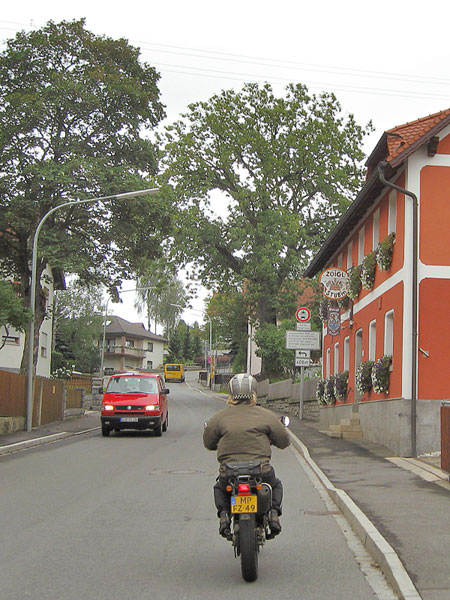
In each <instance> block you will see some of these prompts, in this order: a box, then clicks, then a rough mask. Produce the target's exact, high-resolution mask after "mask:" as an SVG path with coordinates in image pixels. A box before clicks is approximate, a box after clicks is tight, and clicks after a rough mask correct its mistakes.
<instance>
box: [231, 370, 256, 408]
mask: <svg viewBox="0 0 450 600" xmlns="http://www.w3.org/2000/svg"><path fill="white" fill-rule="evenodd" d="M256 384H257V381H256V379H255V378H254V377H253V376H252V375H248V374H247V373H239V374H238V375H234V376H233V377H232V378H231V379H230V381H229V383H228V388H229V390H230V394H231V396H232V397H233V400H238V401H239V400H248V399H249V398H251V397H252V395H253V394H254V393H256Z"/></svg>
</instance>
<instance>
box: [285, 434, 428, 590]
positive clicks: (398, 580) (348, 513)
mask: <svg viewBox="0 0 450 600" xmlns="http://www.w3.org/2000/svg"><path fill="white" fill-rule="evenodd" d="M289 435H290V437H291V442H292V443H293V445H294V447H295V448H296V449H297V450H298V451H299V452H301V454H302V455H303V458H304V459H305V460H306V462H307V463H308V465H309V466H310V467H311V469H312V470H313V471H314V473H315V474H316V476H317V477H318V478H319V480H320V482H321V483H322V485H323V486H324V487H325V489H326V490H327V492H328V494H329V496H330V497H331V499H332V500H333V501H334V502H335V504H336V505H337V507H338V508H339V510H340V511H341V512H342V514H343V515H344V517H345V518H346V519H347V521H348V522H349V523H350V525H351V527H352V529H353V531H354V532H355V533H356V535H357V536H358V537H359V539H360V540H361V542H362V544H363V546H364V547H365V548H366V550H367V551H368V552H369V553H370V554H371V556H373V558H374V560H375V561H376V562H377V564H378V565H380V569H381V571H382V572H383V574H384V576H385V577H386V579H387V580H388V582H389V584H390V585H391V586H392V588H393V589H394V591H395V592H396V593H397V594H398V595H399V598H401V600H422V596H421V595H420V594H419V592H418V591H417V589H416V587H415V586H414V584H413V582H412V580H411V578H410V576H409V575H408V572H407V571H406V569H405V567H404V566H403V564H402V562H401V561H400V559H399V557H398V555H397V553H396V552H395V550H394V549H393V548H392V546H391V545H390V544H389V543H388V542H387V541H386V540H385V538H384V537H383V536H382V535H381V533H380V532H379V531H378V529H377V528H376V527H375V525H374V524H373V523H372V522H371V521H370V519H369V518H368V517H367V516H366V515H365V514H364V513H363V512H362V510H361V509H360V508H358V506H357V505H356V504H355V502H354V501H353V500H352V499H351V498H350V496H349V495H348V494H347V493H346V492H344V490H341V489H338V488H336V487H335V486H334V485H333V483H332V482H331V481H330V480H329V479H328V477H327V476H326V475H325V473H323V471H322V470H321V469H320V468H319V466H318V465H317V464H316V463H315V462H314V461H313V459H312V458H311V456H310V454H309V450H308V448H307V447H306V446H305V444H304V443H303V442H302V441H301V440H299V439H298V437H297V436H296V435H295V434H293V433H292V431H289Z"/></svg>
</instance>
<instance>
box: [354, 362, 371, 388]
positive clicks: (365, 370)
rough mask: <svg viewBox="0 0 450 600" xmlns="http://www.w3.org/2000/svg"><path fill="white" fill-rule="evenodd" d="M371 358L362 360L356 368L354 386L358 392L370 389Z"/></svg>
mask: <svg viewBox="0 0 450 600" xmlns="http://www.w3.org/2000/svg"><path fill="white" fill-rule="evenodd" d="M373 365H374V362H373V360H366V361H365V362H362V363H361V364H360V365H359V367H358V368H357V370H356V388H357V390H358V392H359V393H360V394H365V393H366V392H370V390H371V389H372V385H373V384H372V367H373Z"/></svg>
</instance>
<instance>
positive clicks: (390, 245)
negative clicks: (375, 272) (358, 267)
mask: <svg viewBox="0 0 450 600" xmlns="http://www.w3.org/2000/svg"><path fill="white" fill-rule="evenodd" d="M394 243H395V233H390V234H389V235H388V236H387V237H385V238H384V240H383V241H382V242H380V243H379V244H378V248H377V265H378V266H379V267H380V269H381V270H383V271H388V270H389V268H390V266H391V263H392V255H393V253H394Z"/></svg>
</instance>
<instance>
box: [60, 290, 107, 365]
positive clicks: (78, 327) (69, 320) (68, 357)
mask: <svg viewBox="0 0 450 600" xmlns="http://www.w3.org/2000/svg"><path fill="white" fill-rule="evenodd" d="M102 324H103V294H102V290H101V288H99V287H98V288H94V287H91V288H86V287H83V286H82V285H81V284H80V283H79V282H75V283H74V284H72V285H71V286H70V287H69V288H68V289H67V290H65V291H60V292H57V293H56V303H55V309H54V336H55V351H56V354H55V356H52V370H54V369H55V368H58V367H60V366H72V365H74V366H75V369H76V370H78V371H82V372H83V373H93V372H95V371H96V370H97V369H98V368H99V366H100V350H99V347H98V340H99V339H100V337H101V333H102ZM54 359H56V360H57V361H58V362H57V364H55V362H54Z"/></svg>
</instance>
